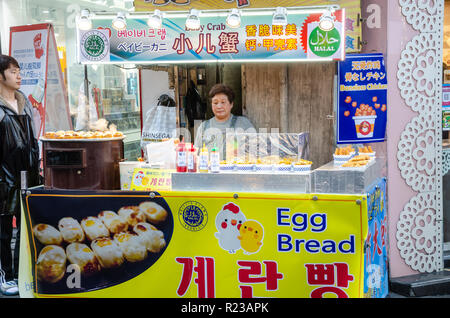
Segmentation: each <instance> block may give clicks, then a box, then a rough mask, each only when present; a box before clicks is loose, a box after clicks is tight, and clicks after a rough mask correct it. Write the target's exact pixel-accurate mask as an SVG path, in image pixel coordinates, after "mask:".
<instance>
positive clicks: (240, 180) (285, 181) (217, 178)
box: [172, 172, 312, 193]
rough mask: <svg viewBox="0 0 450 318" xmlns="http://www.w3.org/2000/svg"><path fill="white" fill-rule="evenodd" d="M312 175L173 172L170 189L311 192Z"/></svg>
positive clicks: (307, 173)
mask: <svg viewBox="0 0 450 318" xmlns="http://www.w3.org/2000/svg"><path fill="white" fill-rule="evenodd" d="M311 177H312V173H311V172H304V173H290V174H289V173H285V174H275V173H173V174H172V190H174V191H206V192H251V193H254V192H258V193H310V191H311Z"/></svg>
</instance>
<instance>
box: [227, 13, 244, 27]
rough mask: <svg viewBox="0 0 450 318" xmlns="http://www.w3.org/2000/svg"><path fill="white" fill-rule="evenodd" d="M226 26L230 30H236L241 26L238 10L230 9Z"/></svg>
mask: <svg viewBox="0 0 450 318" xmlns="http://www.w3.org/2000/svg"><path fill="white" fill-rule="evenodd" d="M227 25H228V26H229V27H230V28H238V27H240V26H241V13H240V12H239V10H238V9H232V10H231V13H230V14H229V15H228V17H227Z"/></svg>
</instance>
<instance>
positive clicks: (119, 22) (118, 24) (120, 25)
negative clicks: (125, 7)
mask: <svg viewBox="0 0 450 318" xmlns="http://www.w3.org/2000/svg"><path fill="white" fill-rule="evenodd" d="M112 27H113V28H114V29H116V30H123V29H125V28H126V27H127V19H126V17H125V13H124V12H119V13H117V17H115V18H114V20H113V21H112Z"/></svg>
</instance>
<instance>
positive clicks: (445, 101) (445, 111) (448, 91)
mask: <svg viewBox="0 0 450 318" xmlns="http://www.w3.org/2000/svg"><path fill="white" fill-rule="evenodd" d="M442 129H443V130H447V131H448V130H450V84H443V85H442Z"/></svg>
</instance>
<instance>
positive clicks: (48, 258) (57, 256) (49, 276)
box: [36, 245, 67, 283]
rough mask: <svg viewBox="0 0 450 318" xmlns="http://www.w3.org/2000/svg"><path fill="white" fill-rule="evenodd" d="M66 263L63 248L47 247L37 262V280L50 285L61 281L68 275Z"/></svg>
mask: <svg viewBox="0 0 450 318" xmlns="http://www.w3.org/2000/svg"><path fill="white" fill-rule="evenodd" d="M66 261H67V257H66V253H65V252H64V249H63V248H62V247H60V246H58V245H47V246H45V247H44V248H43V249H42V250H41V252H40V253H39V256H38V259H37V261H36V270H37V279H38V280H40V281H43V282H48V283H56V282H58V281H60V280H61V279H62V278H63V277H64V274H65V273H66Z"/></svg>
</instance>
